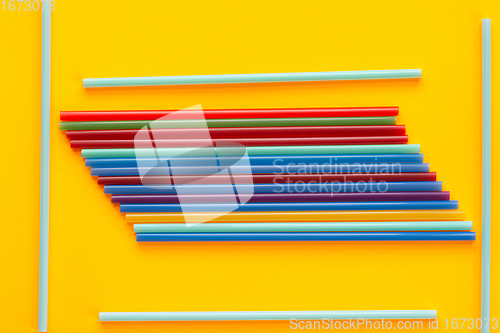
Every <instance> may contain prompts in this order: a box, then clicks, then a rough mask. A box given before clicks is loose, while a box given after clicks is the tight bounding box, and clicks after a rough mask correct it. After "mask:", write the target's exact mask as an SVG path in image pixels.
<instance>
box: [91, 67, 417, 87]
mask: <svg viewBox="0 0 500 333" xmlns="http://www.w3.org/2000/svg"><path fill="white" fill-rule="evenodd" d="M421 76H422V70H420V69H392V70H374V71H342V72H303V73H265V74H224V75H184V76H151V77H117V78H99V79H83V87H84V88H97V87H138V86H164V85H185V84H224V83H262V82H300V81H339V80H378V79H416V78H420V77H421Z"/></svg>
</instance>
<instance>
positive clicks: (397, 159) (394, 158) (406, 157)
mask: <svg viewBox="0 0 500 333" xmlns="http://www.w3.org/2000/svg"><path fill="white" fill-rule="evenodd" d="M171 159H172V160H175V161H177V162H183V161H186V162H187V161H190V162H193V163H197V164H202V163H200V162H203V161H204V160H205V161H206V160H207V159H210V161H211V160H213V157H186V158H182V157H172V158H171ZM224 159H229V158H226V157H218V160H219V161H224ZM230 159H231V161H232V160H233V158H230ZM138 160H140V162H144V164H145V163H152V162H156V161H158V159H157V158H87V159H86V160H85V166H88V167H97V168H126V167H136V166H137V161H138ZM423 160H424V155H423V154H378V155H377V154H365V155H270V156H250V157H249V162H250V164H251V165H281V166H283V167H286V166H287V165H293V164H297V163H305V164H314V163H315V164H336V163H348V164H352V163H422V162H423ZM223 165H227V163H223Z"/></svg>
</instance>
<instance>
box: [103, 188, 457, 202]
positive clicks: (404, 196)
mask: <svg viewBox="0 0 500 333" xmlns="http://www.w3.org/2000/svg"><path fill="white" fill-rule="evenodd" d="M185 197H186V201H187V202H191V203H223V202H227V203H230V202H232V200H233V199H234V195H229V194H216V195H214V194H211V195H203V194H191V195H186V196H185ZM436 200H450V192H448V191H443V192H379V193H336V194H334V195H332V194H330V193H292V194H284V193H275V194H254V195H253V196H252V197H251V198H250V200H249V201H248V202H346V201H347V202H356V201H357V202H360V201H436ZM111 202H113V203H124V204H134V203H135V204H137V203H149V204H153V203H157V204H158V203H179V198H178V197H177V195H176V194H150V195H147V194H145V195H112V196H111Z"/></svg>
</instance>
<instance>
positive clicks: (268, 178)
mask: <svg viewBox="0 0 500 333" xmlns="http://www.w3.org/2000/svg"><path fill="white" fill-rule="evenodd" d="M232 176H233V178H234V181H235V182H237V180H238V179H239V178H240V177H241V179H242V180H246V179H248V175H246V174H233V175H232ZM221 177H222V178H224V177H227V176H226V175H221V176H220V177H219V176H217V175H211V176H210V177H203V175H195V176H190V175H187V176H180V175H176V176H175V184H187V183H191V182H194V183H196V184H221V181H223V180H224V179H225V178H224V179H222V178H221ZM145 178H146V179H144V182H145V183H147V184H148V185H153V184H158V185H162V184H169V185H170V184H173V181H172V179H171V178H170V176H168V175H165V176H145ZM252 178H253V182H254V183H259V184H263V183H274V182H276V183H285V182H290V181H291V182H293V183H295V182H298V181H303V182H305V183H307V182H310V181H315V182H330V181H339V182H347V181H352V182H360V181H364V182H381V181H386V182H413V181H415V182H422V181H429V182H433V181H436V173H435V172H404V173H395V174H392V173H391V174H387V173H337V174H327V173H325V174H312V175H311V174H283V175H275V174H254V175H252ZM221 179H222V180H221ZM97 181H98V183H99V184H101V185H142V182H141V177H140V176H99V177H98V179H97Z"/></svg>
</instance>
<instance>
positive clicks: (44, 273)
mask: <svg viewBox="0 0 500 333" xmlns="http://www.w3.org/2000/svg"><path fill="white" fill-rule="evenodd" d="M42 7H43V8H42V103H41V122H42V126H41V127H42V128H41V161H40V258H39V261H40V263H39V266H40V267H39V282H38V332H47V308H48V289H49V175H50V49H51V39H50V36H51V33H50V28H51V8H50V5H49V6H42Z"/></svg>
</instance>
